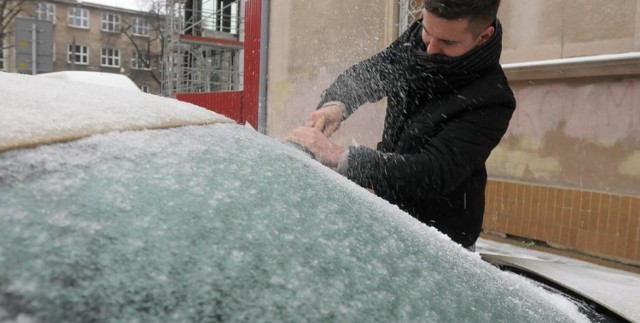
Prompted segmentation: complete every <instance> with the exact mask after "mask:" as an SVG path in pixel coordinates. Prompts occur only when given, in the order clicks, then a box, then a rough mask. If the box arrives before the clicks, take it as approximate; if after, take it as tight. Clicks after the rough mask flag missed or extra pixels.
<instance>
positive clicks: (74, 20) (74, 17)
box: [69, 7, 89, 28]
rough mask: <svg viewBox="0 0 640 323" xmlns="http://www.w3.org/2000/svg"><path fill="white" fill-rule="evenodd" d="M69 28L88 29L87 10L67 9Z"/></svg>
mask: <svg viewBox="0 0 640 323" xmlns="http://www.w3.org/2000/svg"><path fill="white" fill-rule="evenodd" d="M69 26H71V27H78V28H89V9H85V8H75V7H72V8H69Z"/></svg>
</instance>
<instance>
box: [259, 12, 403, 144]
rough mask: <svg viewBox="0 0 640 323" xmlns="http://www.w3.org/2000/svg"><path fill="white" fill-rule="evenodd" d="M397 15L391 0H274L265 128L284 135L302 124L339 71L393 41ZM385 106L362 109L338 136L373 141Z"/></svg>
mask: <svg viewBox="0 0 640 323" xmlns="http://www.w3.org/2000/svg"><path fill="white" fill-rule="evenodd" d="M397 15H398V14H397V4H396V1H391V0H373V1H342V0H325V1H299V0H281V1H271V17H270V20H271V21H270V26H269V28H270V30H269V35H270V37H269V38H270V42H269V64H268V65H269V70H268V73H269V74H268V75H269V78H268V89H269V90H268V103H267V107H268V116H267V133H268V134H269V135H270V136H274V137H283V136H285V135H286V134H287V133H288V132H289V131H290V130H291V129H293V128H294V127H296V126H300V125H303V124H304V121H305V120H306V118H307V116H308V115H309V113H311V112H312V111H314V110H315V109H316V106H317V104H318V102H319V100H320V94H321V93H322V91H323V90H324V89H325V88H327V87H328V86H329V85H330V84H331V83H332V82H333V81H334V80H335V78H336V77H337V76H338V74H339V73H340V72H342V71H343V70H344V69H346V68H347V67H349V66H350V65H352V64H354V63H356V62H358V61H360V60H362V59H365V58H367V57H369V56H371V55H373V54H375V53H376V52H377V51H378V50H380V49H381V48H383V47H384V46H386V45H387V44H389V43H390V42H391V40H392V39H393V38H394V35H396V33H397V32H396V30H395V28H396V27H395V23H396V21H397ZM384 109H385V105H384V104H369V105H367V106H365V107H363V108H361V109H360V110H359V111H358V112H356V114H354V115H353V116H352V117H351V118H349V120H348V121H347V122H345V123H344V124H343V126H342V129H341V130H339V131H338V132H337V133H336V134H335V135H334V139H335V140H336V141H338V142H341V143H343V144H351V143H353V142H357V143H359V144H362V145H367V146H374V145H375V144H376V143H377V141H378V140H379V138H380V136H381V133H382V119H383V117H384Z"/></svg>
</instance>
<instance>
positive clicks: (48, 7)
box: [33, 2, 56, 25]
mask: <svg viewBox="0 0 640 323" xmlns="http://www.w3.org/2000/svg"><path fill="white" fill-rule="evenodd" d="M43 6H44V8H43ZM43 9H44V10H43ZM33 18H34V19H36V20H42V21H50V22H51V23H52V24H54V25H55V24H56V4H55V3H51V2H38V3H36V8H35V10H34V11H33Z"/></svg>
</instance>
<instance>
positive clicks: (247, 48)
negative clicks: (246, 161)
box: [242, 0, 262, 129]
mask: <svg viewBox="0 0 640 323" xmlns="http://www.w3.org/2000/svg"><path fill="white" fill-rule="evenodd" d="M261 18H262V0H247V1H246V3H245V36H244V38H245V39H244V95H243V97H242V117H243V120H244V121H246V122H249V124H251V125H252V126H253V127H254V128H256V129H257V127H258V96H259V93H260V89H259V84H260V51H261V46H260V25H261Z"/></svg>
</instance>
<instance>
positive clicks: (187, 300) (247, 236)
mask: <svg viewBox="0 0 640 323" xmlns="http://www.w3.org/2000/svg"><path fill="white" fill-rule="evenodd" d="M0 82H1V83H2V84H3V87H2V88H0V97H2V98H3V100H2V101H0V112H1V113H2V118H1V119H0V142H1V143H2V144H3V145H4V146H2V147H4V148H3V149H0V206H1V207H0V322H1V323H5V322H14V321H17V320H19V319H20V321H24V317H25V316H28V317H33V318H35V319H40V320H42V321H52V322H106V321H118V322H121V321H130V322H133V321H138V322H163V321H176V322H203V321H204V322H211V321H226V322H234V321H235V322H254V321H265V322H304V321H310V322H317V321H347V322H376V321H377V322H399V321H403V322H423V321H426V322H456V321H462V322H475V321H479V322H496V321H501V322H511V321H515V322H567V321H578V322H582V321H586V320H587V318H586V317H585V316H584V315H583V314H582V313H581V312H580V311H579V309H578V308H577V307H576V306H575V304H573V303H572V302H570V301H569V300H567V299H566V298H564V297H563V296H561V295H558V294H554V293H551V292H548V291H546V290H544V289H543V288H541V287H538V286H536V285H534V284H532V283H531V282H529V281H527V280H525V279H523V278H522V277H519V276H517V275H515V274H512V273H509V272H504V271H500V270H499V269H498V268H495V267H494V266H492V265H490V264H489V263H486V262H484V261H482V259H481V258H480V256H479V255H478V254H476V253H471V252H469V251H467V250H466V249H464V248H462V247H460V246H459V245H457V244H455V243H453V242H452V241H451V240H450V239H449V238H448V237H447V236H445V235H444V234H442V233H440V232H438V231H437V230H435V229H433V228H431V227H428V226H426V225H425V224H424V223H421V222H419V221H418V220H416V219H415V218H413V217H411V216H410V215H408V214H407V213H405V212H403V211H401V210H400V209H399V208H398V207H397V206H394V205H391V204H389V203H388V202H387V201H385V200H382V199H380V198H378V197H377V196H375V195H373V194H371V193H370V192H369V191H367V190H366V189H364V188H362V187H359V186H357V185H355V184H354V183H353V182H350V181H349V180H347V179H346V178H344V177H343V176H341V175H339V174H337V173H335V172H333V171H332V170H330V169H328V168H326V167H324V166H323V165H321V164H320V163H318V162H317V161H314V160H312V159H311V158H310V157H309V156H308V155H306V154H305V153H303V152H302V151H300V150H297V149H295V148H293V147H291V146H289V145H286V144H284V143H282V142H281V141H279V140H276V139H274V138H270V137H267V136H264V135H262V134H260V133H258V132H256V131H253V130H252V129H249V128H248V127H244V126H240V125H237V124H234V123H233V122H231V120H229V119H227V118H226V117H223V116H220V115H218V114H215V113H213V112H210V111H206V110H204V109H201V108H198V107H196V106H193V105H190V104H186V103H182V102H178V101H175V100H173V99H169V98H162V97H157V96H153V95H149V94H144V93H136V92H133V91H125V90H118V89H112V88H105V87H100V86H92V85H88V84H81V83H73V82H67V81H64V80H53V79H46V78H37V77H31V76H23V75H9V74H3V73H0ZM5 85H6V86H5ZM211 123H214V124H211ZM160 128H168V129H160ZM143 129H150V130H143ZM126 130H142V131H126ZM91 134H95V135H91ZM79 138H81V139H79ZM75 139H78V140H75ZM5 141H6V142H9V144H5ZM59 142H62V143H59ZM50 143H51V144H50ZM31 146H34V147H33V148H27V149H13V148H18V147H22V148H25V147H31ZM35 146H37V147H35Z"/></svg>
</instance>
